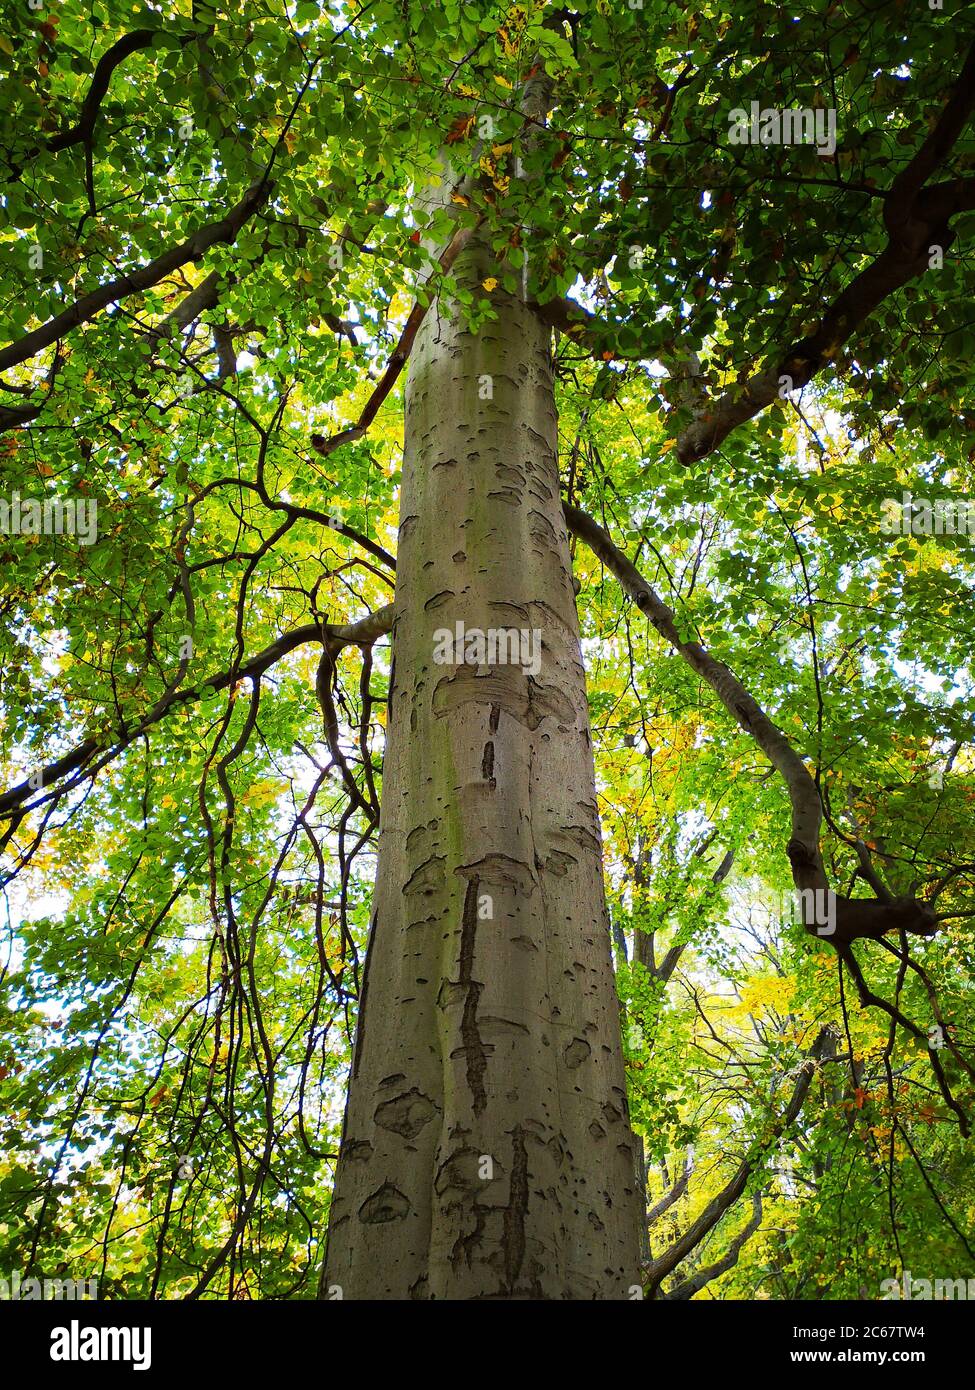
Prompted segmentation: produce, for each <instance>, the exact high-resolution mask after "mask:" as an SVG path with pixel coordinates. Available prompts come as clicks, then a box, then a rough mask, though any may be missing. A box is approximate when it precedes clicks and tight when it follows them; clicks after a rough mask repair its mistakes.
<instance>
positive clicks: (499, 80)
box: [494, 72, 511, 88]
mask: <svg viewBox="0 0 975 1390" xmlns="http://www.w3.org/2000/svg"><path fill="white" fill-rule="evenodd" d="M494 80H495V82H497V83H498V85H499V86H501V87H508V88H510V87H511V83H510V82H509V81H508V79H507V78H506V77H502V76H501V74H500V73H499V72H496V73H495V74H494Z"/></svg>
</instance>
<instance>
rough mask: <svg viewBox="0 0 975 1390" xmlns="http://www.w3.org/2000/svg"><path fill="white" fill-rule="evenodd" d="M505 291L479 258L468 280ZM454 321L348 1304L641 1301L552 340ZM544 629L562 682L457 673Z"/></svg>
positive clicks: (386, 842)
mask: <svg viewBox="0 0 975 1390" xmlns="http://www.w3.org/2000/svg"><path fill="white" fill-rule="evenodd" d="M492 272H496V262H495V261H494V259H493V257H491V255H490V252H489V251H487V250H485V248H484V247H483V246H482V245H481V244H480V243H479V242H478V241H477V240H476V239H475V240H473V241H472V242H471V243H470V245H469V246H468V248H467V249H466V250H465V251H464V253H463V254H462V256H461V257H460V258H459V260H458V262H457V265H456V267H455V273H456V274H457V276H458V278H459V279H460V280H461V281H462V282H463V283H466V284H469V285H471V286H473V285H475V284H477V283H478V282H480V281H482V280H483V279H484V278H486V277H487V276H489V275H490V274H492ZM493 299H494V302H495V304H496V306H497V310H498V318H497V320H496V321H494V322H491V323H488V324H487V325H486V326H485V327H484V328H483V329H482V330H481V331H480V332H478V333H477V334H476V335H475V334H472V333H470V332H468V331H467V330H466V329H465V328H464V326H463V325H462V323H461V322H460V321H459V319H458V317H457V316H456V315H455V314H454V312H453V311H452V309H451V307H450V306H449V305H445V304H443V303H440V304H438V305H435V306H434V307H433V308H432V309H431V310H430V312H429V313H428V315H427V317H426V319H425V321H424V324H423V327H422V328H421V330H420V332H419V335H418V337H417V340H416V344H415V346H414V349H413V355H412V357H411V361H410V369H409V377H408V383H407V406H406V444H405V455H404V465H403V481H402V495H401V512H400V532H399V552H398V556H397V583H396V600H395V609H396V614H397V616H396V621H395V627H394V637H393V657H394V667H393V676H392V679H391V688H390V700H389V707H388V708H389V727H388V734H387V748H386V756H385V763H384V770H383V805H382V821H381V828H380V839H379V864H378V874H377V884H376V892H375V898H374V910H373V925H372V933H371V940H370V948H369V955H368V960H367V965H366V972H365V983H364V989H363V997H362V1001H361V1005H360V1017H359V1030H358V1036H357V1039H356V1047H355V1056H354V1061H353V1068H352V1077H351V1082H350V1089H349V1096H348V1102H347V1108H346V1116H345V1125H344V1131H343V1139H342V1145H341V1152H340V1157H339V1162H338V1168H337V1173H336V1182H335V1191H334V1196H333V1202H332V1209H331V1215H330V1225H329V1236H328V1251H327V1256H326V1263H325V1268H324V1270H323V1277H322V1295H323V1296H324V1297H333V1298H336V1297H338V1296H339V1293H338V1290H339V1289H340V1290H341V1297H343V1298H357V1299H361V1298H377V1299H397V1298H399V1299H406V1298H418V1299H445V1298H454V1299H533V1298H534V1299H620V1298H622V1299H625V1298H629V1297H633V1296H638V1290H639V1228H640V1214H641V1213H640V1198H639V1194H638V1192H637V1190H636V1184H635V1182H634V1146H633V1136H632V1133H631V1130H630V1128H629V1121H628V1115H627V1103H626V1094H625V1084H624V1073H623V1063H622V1051H621V1041H620V1021H619V1005H618V1002H617V997H616V993H615V988H614V980H613V973H612V965H611V958H610V946H609V925H608V915H607V911H606V905H605V899H604V893H603V880H602V862H601V845H600V828H599V819H598V813H597V806H596V793H595V782H594V774H593V762H592V748H591V742H590V735H589V722H588V709H587V704H586V689H585V674H584V670H583V666H582V660H581V653H580V645H579V632H578V623H577V617H576V611H575V601H574V595H573V589H572V581H571V570H570V562H569V553H568V544H567V535H566V528H565V522H564V518H563V514H562V507H561V503H560V500H559V483H558V472H557V461H556V447H557V430H556V415H555V404H554V391H553V380H552V364H551V354H550V333H549V330H548V329H547V328H546V327H545V325H544V324H543V323H542V322H541V320H540V319H539V318H538V317H537V315H536V314H535V313H534V312H533V311H532V310H531V309H530V308H529V307H527V306H526V305H525V304H523V303H521V302H519V301H518V300H517V299H515V298H512V297H510V296H507V295H504V294H502V293H500V292H496V294H495V295H494V296H493ZM457 621H462V622H463V623H464V625H465V628H466V630H467V631H468V632H470V630H471V629H477V630H481V631H483V632H487V631H488V630H489V629H509V630H510V629H515V630H519V631H520V630H527V631H528V632H529V633H530V634H531V633H532V632H533V631H536V632H537V633H538V634H539V637H540V643H539V649H538V650H539V652H540V668H539V669H538V670H537V672H536V673H535V674H529V673H528V672H527V671H526V670H525V669H523V667H522V666H521V665H518V664H512V663H507V664H502V663H500V662H496V663H495V664H494V665H488V664H486V663H485V664H482V665H480V666H476V665H472V664H456V665H450V664H438V662H437V661H435V659H434V651H435V634H436V633H437V632H438V630H443V629H453V628H454V624H455V623H456V622H457Z"/></svg>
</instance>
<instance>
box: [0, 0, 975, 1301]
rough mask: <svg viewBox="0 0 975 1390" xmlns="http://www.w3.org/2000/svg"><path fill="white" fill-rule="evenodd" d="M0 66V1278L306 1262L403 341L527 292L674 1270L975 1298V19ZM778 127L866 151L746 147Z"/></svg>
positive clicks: (290, 36) (196, 31)
mask: <svg viewBox="0 0 975 1390" xmlns="http://www.w3.org/2000/svg"><path fill="white" fill-rule="evenodd" d="M0 52H2V55H3V57H2V59H0V100H2V103H3V109H4V111H5V112H6V122H5V131H4V134H3V135H2V137H0V242H2V245H3V257H2V264H0V305H2V309H0V322H2V332H0V340H2V345H0V427H2V429H3V431H4V433H3V438H2V439H0V502H3V501H5V502H6V503H7V510H6V511H3V510H2V509H0V521H3V523H4V524H3V526H2V527H0V567H2V575H3V583H2V593H0V668H2V674H0V681H2V684H0V761H2V764H3V776H2V778H0V816H2V817H3V819H2V820H0V844H2V848H3V850H4V853H5V856H6V858H5V868H4V872H3V883H4V919H5V920H4V931H3V936H4V941H3V946H2V955H0V1096H2V1098H3V1104H2V1108H0V1267H3V1268H6V1269H14V1268H17V1269H25V1270H27V1269H34V1270H43V1271H45V1272H57V1271H59V1270H70V1271H77V1273H78V1277H87V1276H97V1277H98V1278H99V1280H100V1286H101V1288H102V1289H103V1290H104V1291H106V1292H109V1293H110V1294H111V1296H113V1297H121V1298H136V1297H161V1298H174V1299H175V1298H183V1297H188V1296H204V1297H225V1298H226V1297H233V1298H249V1299H257V1298H261V1299H267V1298H275V1299H277V1298H310V1297H314V1296H315V1292H316V1288H317V1282H318V1270H319V1266H320V1263H321V1242H322V1239H323V1235H324V1230H325V1223H326V1220H327V1213H328V1203H329V1196H330V1190H331V1182H332V1172H333V1164H334V1159H335V1157H336V1153H337V1146H338V1139H339V1130H340V1125H341V1113H342V1102H343V1097H344V1093H345V1087H346V1085H347V1078H348V1071H349V1064H350V1047H351V1039H352V1036H353V1031H354V1026H355V1019H356V1012H357V1005H358V1001H359V996H360V991H361V983H362V969H361V964H362V959H363V955H364V950H365V944H366V938H367V934H368V921H369V904H370V897H371V892H372V879H373V875H374V871H375V840H376V833H377V828H378V824H379V813H380V805H381V799H382V753H383V746H384V732H385V724H386V709H385V700H386V694H387V691H388V688H389V675H390V670H389V668H390V660H389V637H388V634H389V631H390V627H391V624H392V620H393V610H392V607H391V601H392V596H393V581H394V574H395V557H396V549H397V502H398V488H399V480H400V467H401V461H402V454H403V419H402V417H403V391H402V387H403V375H404V372H403V369H404V365H405V363H406V362H407V360H408V358H409V353H410V349H411V347H412V343H413V340H414V337H415V335H416V332H417V330H418V328H419V326H420V323H421V322H422V321H423V320H424V318H425V317H426V316H427V315H432V314H437V313H440V312H446V307H445V306H448V305H449V306H451V311H452V312H457V313H460V314H462V315H463V316H464V317H465V320H466V321H467V322H468V323H469V325H470V327H471V329H472V331H474V332H480V331H482V330H483V329H484V328H485V326H486V325H489V324H490V322H491V321H492V318H493V316H494V315H495V313H496V308H495V300H496V298H497V296H498V294H499V293H504V292H505V291H507V292H508V293H512V294H513V293H515V292H521V293H523V294H524V295H526V296H527V298H528V299H529V300H530V302H532V303H533V304H534V305H536V306H537V308H538V312H539V313H540V314H542V315H543V316H544V317H545V319H546V321H547V322H548V323H549V324H550V325H551V328H552V335H553V336H552V342H553V353H554V362H555V372H556V399H557V406H558V413H559V441H560V477H561V481H562V486H563V498H564V502H565V504H566V518H567V524H568V528H569V531H570V532H571V534H572V537H573V540H572V551H573V570H574V576H575V580H576V585H577V588H578V595H577V605H578V609H579V614H580V621H581V624H582V630H583V652H584V656H585V662H586V671H587V679H588V689H589V705H590V715H591V720H592V726H593V739H594V752H595V759H596V773H597V786H598V791H599V799H600V806H599V809H600V813H601V818H602V825H603V836H604V861H605V874H606V884H607V892H608V894H609V899H610V908H611V919H612V932H613V942H614V952H615V961H616V966H617V982H618V986H619V990H620V996H621V1001H622V1008H623V1016H624V1020H625V1022H624V1047H625V1055H626V1064H627V1074H628V1081H629V1085H630V1104H631V1114H632V1119H633V1124H634V1128H635V1129H636V1131H637V1133H638V1134H639V1135H640V1136H642V1140H643V1146H644V1153H645V1159H646V1177H647V1187H648V1199H647V1200H648V1207H649V1218H650V1219H649V1230H648V1234H647V1238H646V1242H645V1247H644V1257H645V1266H644V1272H645V1279H646V1290H647V1293H648V1295H654V1296H658V1297H660V1296H662V1297H673V1298H688V1297H692V1296H695V1295H698V1296H701V1297H719V1298H720V1297H762V1298H770V1299H785V1298H850V1297H860V1296H863V1297H869V1298H873V1297H879V1296H880V1281H881V1280H882V1279H884V1278H886V1277H887V1276H888V1275H899V1273H900V1271H901V1270H902V1269H903V1268H905V1267H910V1268H912V1269H914V1270H915V1271H918V1272H920V1271H922V1270H924V1271H930V1272H931V1273H932V1274H938V1275H941V1274H943V1275H946V1276H947V1275H958V1276H963V1277H968V1276H973V1277H975V1268H973V1266H975V1258H973V1253H972V1239H973V1237H972V1223H973V1217H975V1207H973V1203H975V1197H973V1192H972V1187H971V1180H970V1172H971V1160H972V1149H971V1139H970V1117H971V1115H972V1112H973V1108H975V1085H973V1080H975V997H973V979H975V930H973V923H975V836H973V834H972V828H971V827H972V806H973V801H975V759H973V720H975V687H973V679H972V667H971V651H972V649H971V612H972V604H973V600H975V592H973V590H975V551H973V549H972V546H973V540H975V438H973V433H972V425H973V420H975V415H973V410H975V406H973V403H972V390H971V388H972V373H973V359H975V351H973V349H975V325H973V322H972V308H971V305H972V302H973V291H975V216H973V213H975V130H973V128H972V124H971V114H972V109H973V107H975V24H973V21H972V17H971V15H970V14H967V13H966V12H964V11H962V12H954V11H951V10H949V9H940V8H931V7H929V6H927V5H923V6H922V5H919V4H907V3H906V0H895V2H894V3H867V2H866V0H832V3H828V4H827V3H826V0H805V2H804V3H800V4H797V5H795V6H791V7H786V6H781V5H777V4H769V3H763V0H742V3H741V4H739V5H736V6H734V7H727V6H724V5H723V4H721V3H720V0H716V2H715V3H710V0H701V3H698V4H696V5H694V6H693V7H692V6H688V5H679V4H676V3H670V0H643V3H642V4H637V3H632V0H631V2H630V3H627V0H574V3H573V4H571V5H570V6H568V7H566V8H561V7H559V6H557V5H554V4H545V3H541V2H540V0H538V2H536V0H526V3H522V4H505V3H492V2H491V0H482V3H479V4H476V5H475V4H463V3H459V0H436V3H419V2H418V0H367V2H366V3H365V4H362V5H359V4H354V3H348V4H337V5H331V6H324V5H319V4H318V3H313V2H312V0H298V2H297V3H291V0H237V3H228V4H227V5H220V4H218V5H211V4H208V3H204V0H160V3H159V4H155V5H145V4H142V3H131V2H130V3H122V0H90V3H88V4H86V5H82V4H79V3H77V0H61V3H55V2H54V0H45V3H44V4H43V5H42V6H41V7H40V8H38V9H34V8H32V7H31V5H29V4H22V5H17V6H13V5H10V6H8V7H7V12H6V14H5V18H4V29H3V34H2V35H0ZM538 75H547V77H548V78H549V79H550V80H551V97H550V105H549V109H548V111H547V112H546V113H545V116H544V118H536V117H533V116H531V115H528V114H526V111H525V109H524V106H523V104H522V102H521V100H520V94H521V92H522V90H523V88H524V84H525V83H526V82H528V81H530V80H531V79H532V78H533V77H535V76H538ZM753 103H756V104H757V106H756V107H755V108H754V109H755V110H757V111H758V112H759V117H758V119H759V120H760V119H761V112H762V111H764V110H767V109H768V110H776V111H781V110H790V111H806V112H808V113H809V115H810V128H813V127H814V125H815V121H814V117H815V115H816V113H820V114H821V115H823V116H825V115H827V114H828V113H829V112H832V113H833V116H834V118H835V148H834V149H833V150H832V151H829V150H827V148H826V147H825V145H822V144H821V145H820V146H817V144H816V143H815V142H814V141H808V142H805V143H802V142H794V143H791V144H790V143H782V142H781V139H771V138H770V139H769V140H767V141H764V142H763V141H762V140H761V139H758V140H757V141H754V142H749V143H744V142H741V143H737V142H735V141H734V140H733V139H731V138H730V136H731V132H732V131H733V130H734V129H735V123H736V120H738V121H739V124H740V122H741V120H743V119H744V118H743V117H736V115H735V113H736V112H737V113H748V121H749V122H751V121H752V120H753V119H754V118H753V116H752V112H753ZM749 129H750V127H749ZM766 129H767V130H770V129H771V128H770V127H767V128H766ZM779 134H780V135H781V129H780V132H779ZM445 151H446V152H447V155H448V156H449V160H450V165H451V168H452V169H453V170H454V171H455V174H456V182H455V183H454V184H453V185H452V186H451V190H450V191H449V193H448V196H446V197H445V196H444V190H443V172H442V171H443V167H444V157H445ZM522 175H524V176H522ZM474 230H476V231H477V233H478V235H481V236H485V237H487V238H488V239H489V241H490V245H491V247H492V248H493V250H494V252H495V253H496V259H497V271H496V274H494V273H492V274H491V275H487V276H485V277H484V278H483V280H482V282H481V284H480V286H479V287H477V288H476V289H474V290H472V289H471V288H469V287H468V286H466V285H465V284H464V283H462V282H461V281H460V280H458V279H457V278H455V277H454V275H453V273H452V266H453V264H454V261H455V258H456V255H457V253H458V251H459V249H460V248H461V246H462V245H463V244H464V240H465V238H466V237H468V236H470V235H471V233H472V232H473V231H474ZM15 499H16V501H17V506H18V507H19V511H18V513H17V516H18V518H19V522H18V525H13V524H12V522H11V518H12V516H13V509H14V501H15ZM31 501H34V502H36V503H37V508H36V511H35V513H34V514H33V515H34V523H31V522H28V521H25V518H27V517H28V516H30V515H32V513H31V511H30V508H29V507H28V506H27V504H28V503H29V502H31ZM45 502H46V503H47V504H48V512H47V515H48V517H49V518H51V519H52V520H53V519H56V518H60V521H61V522H62V523H63V524H62V525H61V526H60V527H55V526H54V525H53V524H52V525H49V526H46V525H44V524H43V517H44V512H43V506H44V503H45ZM69 502H70V504H71V507H72V509H73V510H72V512H71V514H70V516H69V514H68V512H67V510H66V509H67V505H68V503H69ZM83 514H84V515H87V516H91V517H95V516H97V526H96V528H95V529H96V532H97V534H88V535H86V534H85V530H84V527H83V526H82V525H72V524H71V517H73V520H74V522H75V523H77V522H78V519H79V517H81V516H82V515H83ZM35 523H36V524H35ZM802 888H805V889H807V890H808V891H809V892H811V893H814V892H816V891H820V892H827V891H828V892H830V893H832V894H833V895H834V897H833V900H832V901H833V902H834V906H835V907H836V910H837V916H836V920H835V923H834V926H835V930H834V931H832V932H829V931H823V932H820V933H811V932H810V931H809V930H806V929H804V926H803V920H802V916H801V913H797V911H796V892H797V890H799V889H802Z"/></svg>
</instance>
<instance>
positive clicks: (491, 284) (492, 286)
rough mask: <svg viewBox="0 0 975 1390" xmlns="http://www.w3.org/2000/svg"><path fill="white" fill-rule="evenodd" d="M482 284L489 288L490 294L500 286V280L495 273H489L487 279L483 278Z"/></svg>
mask: <svg viewBox="0 0 975 1390" xmlns="http://www.w3.org/2000/svg"><path fill="white" fill-rule="evenodd" d="M481 284H482V285H483V286H484V288H485V289H486V290H487V292H488V294H490V293H491V291H492V290H496V289H497V288H498V282H497V280H496V279H495V278H494V276H493V275H489V276H488V278H487V279H486V280H482V281H481Z"/></svg>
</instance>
